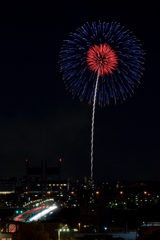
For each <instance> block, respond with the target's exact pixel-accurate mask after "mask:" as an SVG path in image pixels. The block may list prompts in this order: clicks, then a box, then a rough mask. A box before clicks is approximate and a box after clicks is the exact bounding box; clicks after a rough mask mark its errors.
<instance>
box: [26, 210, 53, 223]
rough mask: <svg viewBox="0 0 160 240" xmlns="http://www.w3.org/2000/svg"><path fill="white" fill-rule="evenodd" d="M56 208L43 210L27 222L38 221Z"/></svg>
mask: <svg viewBox="0 0 160 240" xmlns="http://www.w3.org/2000/svg"><path fill="white" fill-rule="evenodd" d="M56 208H57V206H52V207H49V208H47V209H45V210H43V211H42V212H40V213H38V214H36V215H35V216H33V217H31V218H29V219H28V221H27V222H32V221H37V220H38V219H40V218H42V217H44V216H45V215H46V214H48V213H49V212H50V211H52V210H55V209H56Z"/></svg>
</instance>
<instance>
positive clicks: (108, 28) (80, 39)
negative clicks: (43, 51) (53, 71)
mask: <svg viewBox="0 0 160 240" xmlns="http://www.w3.org/2000/svg"><path fill="white" fill-rule="evenodd" d="M60 58H61V60H60V69H61V71H62V73H63V80H64V82H65V85H66V88H67V89H69V91H71V92H72V95H73V96H76V95H78V96H79V98H80V100H83V99H84V98H85V97H86V98H87V99H88V101H89V103H91V102H92V101H93V98H94V92H95V85H96V78H97V74H98V71H99V81H98V86H97V100H98V103H99V104H100V105H101V106H105V105H106V104H109V102H110V99H113V100H114V102H115V104H116V103H117V101H118V100H120V101H121V102H123V101H124V100H125V99H126V98H127V96H131V95H132V93H133V89H134V88H135V87H137V86H138V85H139V83H140V78H141V75H142V74H143V69H144V68H143V63H144V62H143V60H144V52H143V51H142V50H141V44H140V43H139V40H138V39H137V38H136V37H135V36H134V35H132V33H131V32H130V31H129V30H125V29H124V27H123V26H120V24H117V23H101V22H99V23H98V24H96V23H92V24H91V25H90V24H89V23H86V24H85V25H83V26H82V27H81V28H78V29H77V30H76V31H75V33H71V34H70V40H66V41H65V43H64V45H63V46H62V49H61V52H60Z"/></svg>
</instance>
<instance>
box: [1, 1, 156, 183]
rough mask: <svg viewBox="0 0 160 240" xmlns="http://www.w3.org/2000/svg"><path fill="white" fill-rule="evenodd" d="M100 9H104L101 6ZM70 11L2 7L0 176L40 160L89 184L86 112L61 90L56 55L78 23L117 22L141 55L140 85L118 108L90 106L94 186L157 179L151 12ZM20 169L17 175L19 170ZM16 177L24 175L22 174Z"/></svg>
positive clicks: (146, 8)
mask: <svg viewBox="0 0 160 240" xmlns="http://www.w3.org/2000/svg"><path fill="white" fill-rule="evenodd" d="M105 4H106V5H105ZM105 4H104V3H103V4H100V3H99V4H98V5H92V6H91V5H89V4H86V3H85V4H84V5H83V2H82V3H81V4H80V3H79V4H78V5H77V9H74V6H75V5H74V4H73V2H72V1H70V2H69V3H63V2H62V1H60V2H59V3H57V8H55V6H54V4H52V3H49V2H48V3H46V4H44V5H43V4H42V3H39V4H37V3H32V4H29V3H27V2H26V3H24V2H23V3H21V4H20V5H18V4H16V3H12V2H11V1H9V2H8V3H3V6H2V7H1V10H0V11H1V18H2V20H1V27H0V28H1V54H0V59H1V66H0V132H1V134H0V160H1V169H0V176H13V175H14V174H15V176H22V175H25V174H26V171H25V160H26V158H27V159H29V161H30V163H31V165H33V166H37V165H39V164H40V161H41V160H47V162H48V166H50V167H56V166H57V165H58V159H59V158H62V177H63V178H64V179H68V178H73V179H80V178H83V176H84V175H86V176H87V178H89V177H90V132H91V114H92V105H88V103H87V101H85V100H84V101H83V102H79V99H78V98H76V97H75V99H74V100H72V95H71V94H70V93H68V92H67V91H66V90H65V85H64V83H63V81H62V75H61V74H60V72H59V65H58V61H59V52H60V48H61V46H62V44H63V40H64V39H68V38H69V33H70V32H74V31H75V29H76V28H77V27H80V26H82V25H83V24H84V23H85V22H87V21H88V22H90V23H91V22H93V21H96V22H98V21H99V20H101V21H102V22H103V21H105V22H112V21H113V22H119V23H120V24H121V25H124V26H125V28H127V29H129V30H130V31H133V34H135V36H136V37H137V38H138V39H139V40H140V43H141V44H142V49H143V50H144V52H145V53H146V55H145V58H146V60H145V65H144V67H145V71H144V75H143V76H142V79H141V85H140V86H139V88H138V89H135V91H134V94H133V96H132V98H128V99H127V100H126V101H125V102H124V103H123V104H122V105H121V104H120V103H118V104H117V106H114V104H113V103H112V102H111V103H110V105H109V106H106V107H105V108H101V107H99V106H98V104H96V116H95V133H94V178H95V181H103V180H104V181H112V180H148V179H153V180H155V178H156V177H157V179H158V180H160V178H159V168H160V163H159V156H160V147H159V141H158V140H159V137H160V126H159V120H160V113H159V102H160V97H159V90H160V84H159V81H158V60H159V59H158V54H157V52H158V44H159V43H158V26H159V22H160V21H159V18H158V8H157V6H156V4H155V5H154V4H152V5H151V4H150V3H149V2H148V3H146V2H145V1H143V0H142V1H141V2H138V1H130V2H129V3H128V2H127V1H123V2H121V3H120V2H119V1H112V2H111V1H108V2H105ZM23 166H24V167H23ZM22 169H23V170H22Z"/></svg>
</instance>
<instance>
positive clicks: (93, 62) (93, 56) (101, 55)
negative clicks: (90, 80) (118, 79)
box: [86, 43, 118, 76]
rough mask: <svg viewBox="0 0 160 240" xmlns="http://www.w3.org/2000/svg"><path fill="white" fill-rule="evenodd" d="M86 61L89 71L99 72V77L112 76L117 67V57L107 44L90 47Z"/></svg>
mask: <svg viewBox="0 0 160 240" xmlns="http://www.w3.org/2000/svg"><path fill="white" fill-rule="evenodd" d="M86 61H87V64H88V66H89V68H90V69H91V71H94V72H96V73H98V72H99V76H103V75H104V74H106V75H109V74H113V70H115V68H116V67H117V65H118V60H117V55H116V53H115V51H114V50H113V49H112V48H111V47H110V46H109V45H108V44H107V43H104V44H101V45H100V46H97V45H94V46H93V47H91V48H90V49H89V50H88V53H87V58H86Z"/></svg>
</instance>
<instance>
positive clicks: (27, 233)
mask: <svg viewBox="0 0 160 240" xmlns="http://www.w3.org/2000/svg"><path fill="white" fill-rule="evenodd" d="M20 235H21V237H20V239H21V240H49V239H50V236H49V234H48V233H47V232H45V230H44V225H43V224H42V223H41V222H31V223H25V224H23V225H22V226H21V229H20Z"/></svg>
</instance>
